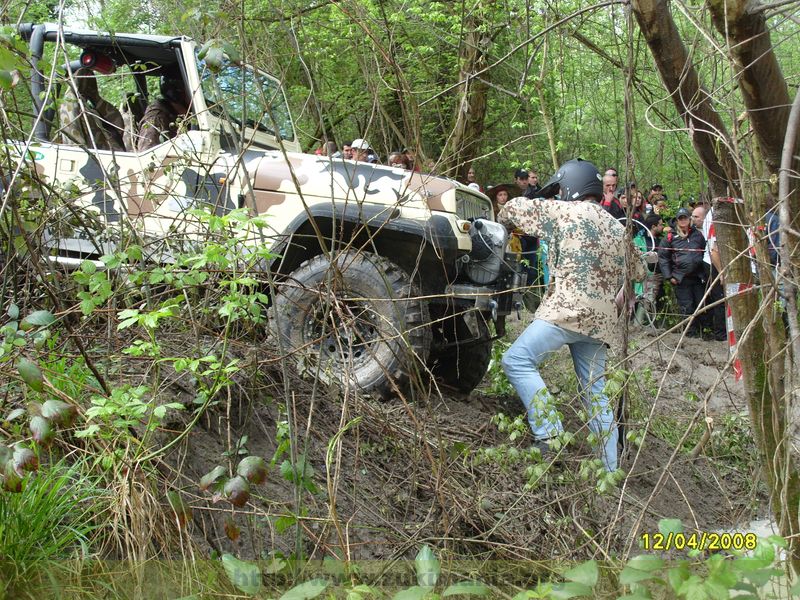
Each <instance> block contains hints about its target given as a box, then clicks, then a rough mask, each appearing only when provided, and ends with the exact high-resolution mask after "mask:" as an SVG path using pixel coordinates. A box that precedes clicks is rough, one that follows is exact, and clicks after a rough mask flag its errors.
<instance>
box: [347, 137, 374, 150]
mask: <svg viewBox="0 0 800 600" xmlns="http://www.w3.org/2000/svg"><path fill="white" fill-rule="evenodd" d="M350 147H351V148H352V149H353V150H372V146H370V145H369V142H368V141H367V140H362V139H361V138H357V139H355V140H353V143H352V144H350Z"/></svg>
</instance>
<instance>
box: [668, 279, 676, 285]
mask: <svg viewBox="0 0 800 600" xmlns="http://www.w3.org/2000/svg"><path fill="white" fill-rule="evenodd" d="M669 282H670V283H671V284H672V285H678V280H677V279H675V278H674V277H670V278H669Z"/></svg>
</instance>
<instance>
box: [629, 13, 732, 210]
mask: <svg viewBox="0 0 800 600" xmlns="http://www.w3.org/2000/svg"><path fill="white" fill-rule="evenodd" d="M632 6H633V12H634V15H635V16H636V21H637V22H638V23H639V29H640V30H641V32H642V34H643V35H644V37H645V39H646V40H647V45H648V46H649V47H650V51H651V52H652V54H653V59H654V60H655V63H656V67H657V68H658V72H659V74H660V75H661V80H662V81H663V82H664V86H665V87H666V88H667V90H668V91H669V93H670V95H671V97H672V101H673V103H674V104H675V108H677V110H678V114H679V115H680V116H681V118H682V119H683V120H684V122H685V123H686V126H687V127H688V128H689V136H690V138H691V140H692V145H693V146H694V148H695V150H696V151H697V154H698V155H699V157H700V161H701V162H702V163H703V166H704V167H705V169H706V171H707V172H708V174H709V183H710V185H711V189H712V190H713V191H714V193H715V194H716V195H718V196H729V195H730V196H738V195H739V193H738V189H739V187H738V179H739V177H738V172H737V168H736V160H735V159H734V157H733V155H732V154H731V153H730V151H729V150H728V146H727V145H726V142H727V139H728V134H727V131H726V128H725V125H724V124H723V122H722V119H720V116H719V115H718V114H717V112H716V111H715V110H714V108H713V106H712V105H711V97H710V96H709V94H708V92H706V91H705V90H704V89H703V88H702V87H701V86H700V81H699V79H698V76H697V71H696V70H695V68H694V65H693V64H692V63H691V62H690V60H689V53H688V52H687V51H686V46H684V44H683V40H682V39H681V36H680V33H678V28H677V27H676V25H675V21H674V20H673V19H672V14H671V13H670V11H669V7H668V3H667V1H666V0H633V3H632Z"/></svg>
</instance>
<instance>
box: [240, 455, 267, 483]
mask: <svg viewBox="0 0 800 600" xmlns="http://www.w3.org/2000/svg"><path fill="white" fill-rule="evenodd" d="M236 472H237V473H238V474H239V475H241V476H242V477H244V478H245V479H247V480H248V481H249V482H250V483H254V484H256V485H258V484H261V483H264V482H265V481H266V480H267V463H266V462H265V461H264V459H263V458H261V457H260V456H247V457H245V458H243V459H242V460H241V462H239V466H238V467H237V468H236Z"/></svg>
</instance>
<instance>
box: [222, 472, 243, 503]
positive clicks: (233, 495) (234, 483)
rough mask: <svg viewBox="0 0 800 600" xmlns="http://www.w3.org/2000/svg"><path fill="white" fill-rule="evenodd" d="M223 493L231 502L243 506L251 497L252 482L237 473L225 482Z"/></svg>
mask: <svg viewBox="0 0 800 600" xmlns="http://www.w3.org/2000/svg"><path fill="white" fill-rule="evenodd" d="M222 493H223V494H224V495H225V497H226V498H227V499H228V501H229V502H230V503H231V504H233V505H234V506H235V507H237V508H241V507H242V506H244V505H245V504H247V501H248V500H249V499H250V484H249V483H248V482H247V480H246V479H245V478H244V477H242V476H241V475H237V476H236V477H233V478H232V479H229V480H228V481H226V482H225V485H224V486H223V488H222Z"/></svg>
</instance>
